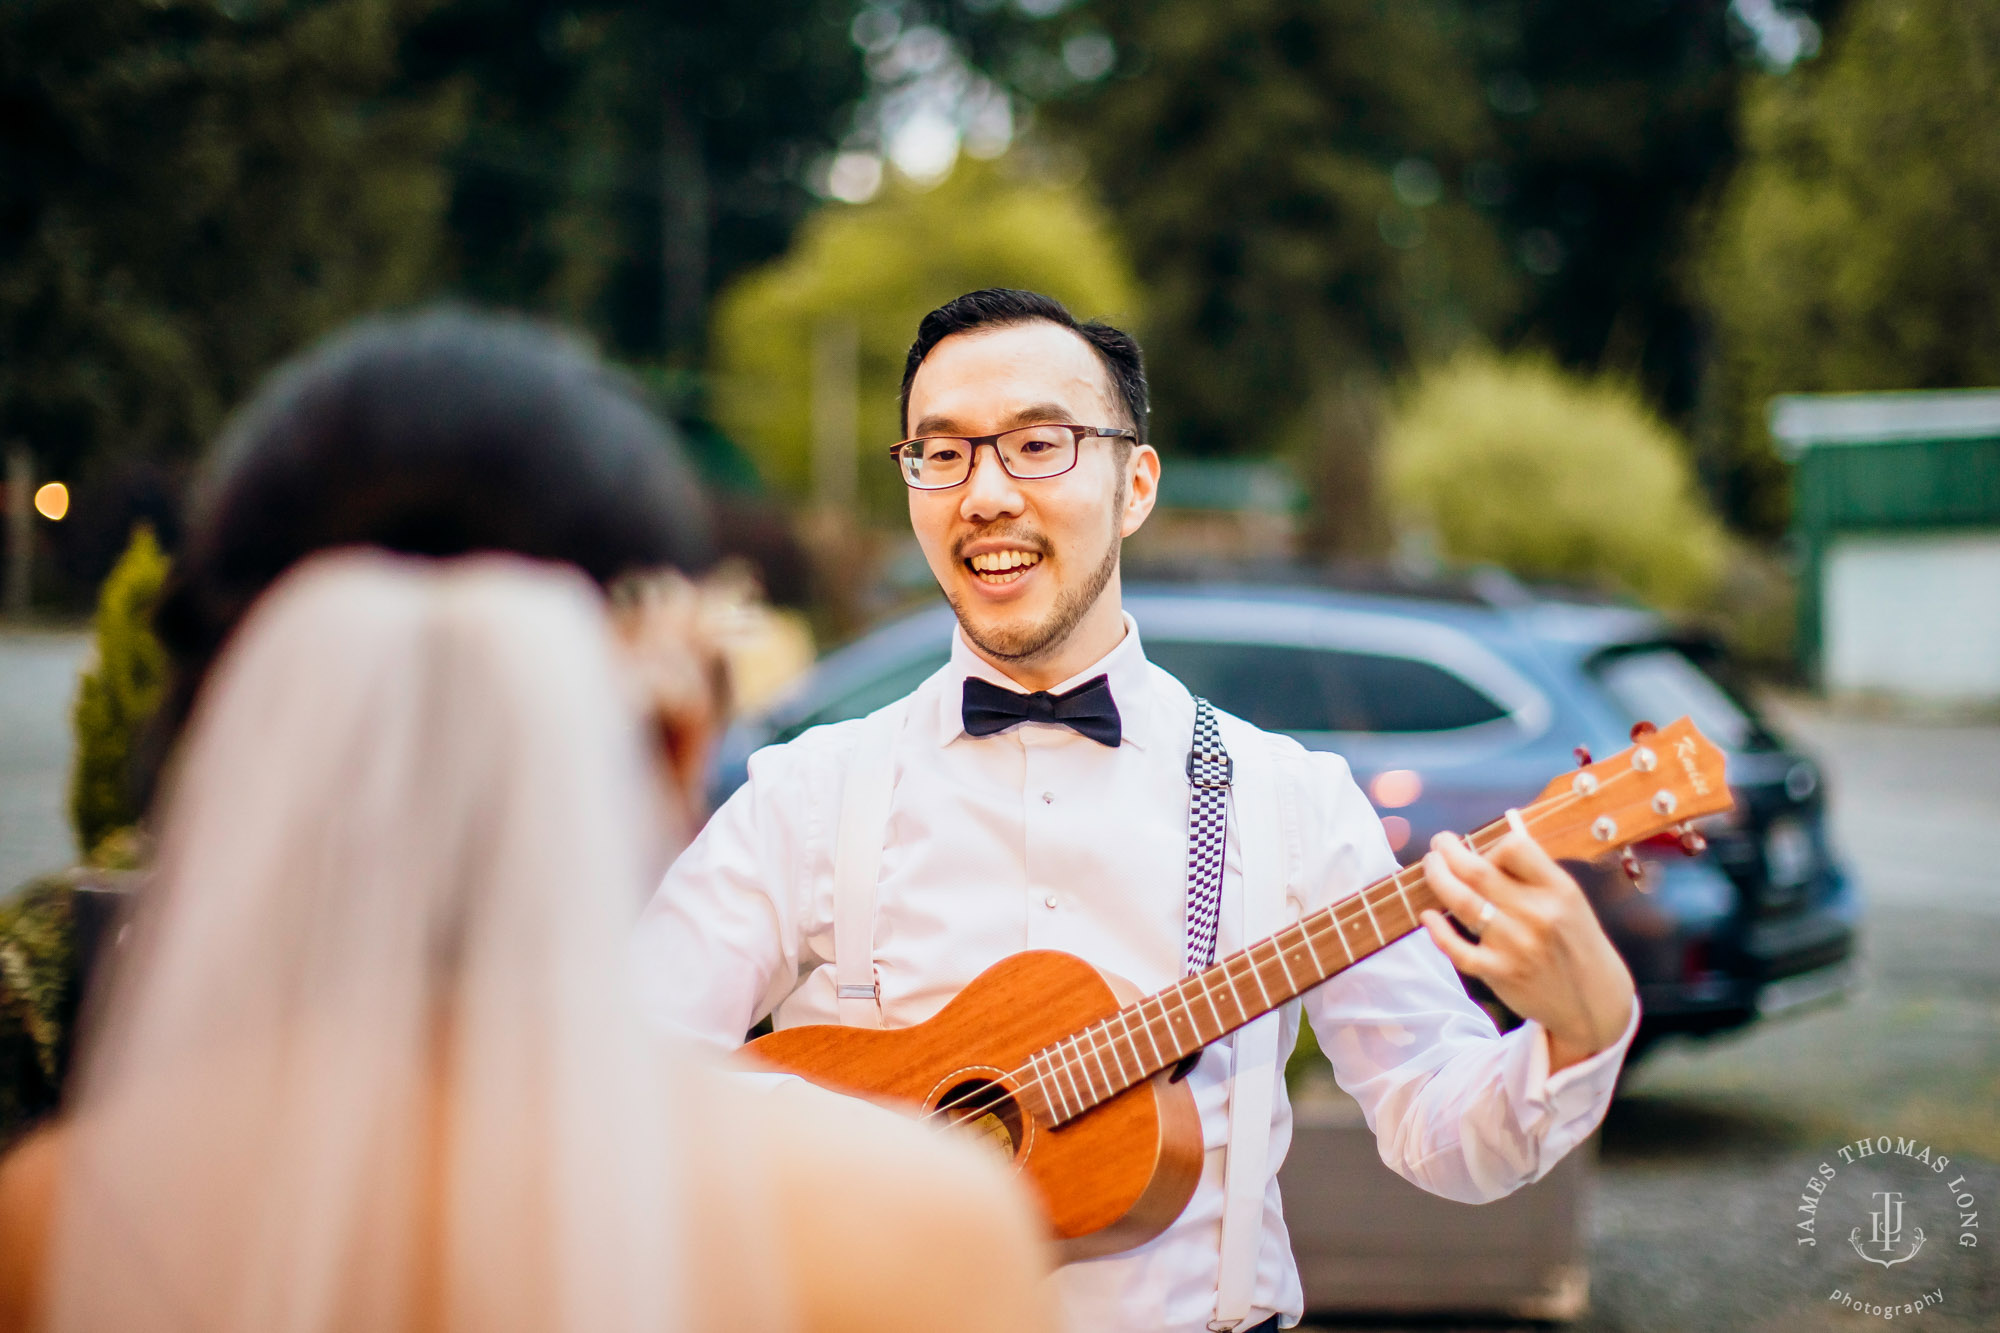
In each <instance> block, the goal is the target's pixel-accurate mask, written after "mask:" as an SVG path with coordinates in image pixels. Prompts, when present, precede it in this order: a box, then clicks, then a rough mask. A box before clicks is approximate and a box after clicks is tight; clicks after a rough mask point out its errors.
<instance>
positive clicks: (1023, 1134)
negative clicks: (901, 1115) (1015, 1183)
mask: <svg viewBox="0 0 2000 1333" xmlns="http://www.w3.org/2000/svg"><path fill="white" fill-rule="evenodd" d="M933 1106H934V1114H936V1115H937V1117H938V1118H939V1119H940V1120H943V1121H944V1122H945V1123H946V1124H948V1125H951V1126H952V1127H953V1128H955V1129H958V1130H960V1131H962V1132H964V1133H968V1134H970V1135H972V1136H973V1138H974V1139H975V1140H976V1141H977V1142H980V1143H983V1144H985V1145H986V1146H987V1147H989V1148H991V1149H992V1150H993V1151H994V1152H996V1153H998V1154H999V1155H1000V1157H1001V1158H1002V1159H1003V1160H1005V1161H1009V1162H1011V1161H1013V1160H1015V1159H1016V1158H1018V1157H1019V1156H1020V1155H1021V1153H1022V1150H1023V1149H1025V1148H1026V1147H1027V1142H1028V1134H1027V1124H1026V1122H1025V1120H1024V1119H1023V1117H1022V1115H1021V1104H1020V1103H1019V1102H1017V1101H1015V1100H1014V1094H1013V1092H1012V1091H1011V1090H1010V1089H1009V1088H1008V1087H1007V1086H1006V1085H1005V1084H1002V1083H999V1082H996V1081H995V1080H993V1079H990V1078H961V1079H958V1080H956V1081H955V1082H953V1083H952V1084H950V1085H949V1086H948V1087H946V1088H945V1090H944V1091H943V1092H942V1093H940V1094H939V1095H938V1097H937V1100H936V1101H935V1102H934V1103H933Z"/></svg>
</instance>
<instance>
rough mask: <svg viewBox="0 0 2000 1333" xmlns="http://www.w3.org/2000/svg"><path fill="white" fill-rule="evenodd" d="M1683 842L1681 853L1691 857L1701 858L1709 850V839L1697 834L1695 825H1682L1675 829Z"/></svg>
mask: <svg viewBox="0 0 2000 1333" xmlns="http://www.w3.org/2000/svg"><path fill="white" fill-rule="evenodd" d="M1674 832H1675V834H1676V835H1678V836H1679V838H1680V840H1681V851H1683V852H1684V853H1686V854H1687V855H1689V856H1700V855H1701V854H1702V853H1703V852H1705V851H1707V850H1708V839H1707V838H1704V837H1702V836H1701V834H1700V833H1698V832H1696V830H1695V827H1694V825H1692V824H1682V825H1679V826H1678V827H1676V828H1675V829H1674Z"/></svg>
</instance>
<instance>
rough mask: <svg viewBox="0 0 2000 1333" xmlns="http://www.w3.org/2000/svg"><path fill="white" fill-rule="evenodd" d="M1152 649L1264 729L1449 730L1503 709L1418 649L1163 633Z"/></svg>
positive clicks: (1205, 693) (1198, 687)
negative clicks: (1362, 649)
mask: <svg viewBox="0 0 2000 1333" xmlns="http://www.w3.org/2000/svg"><path fill="white" fill-rule="evenodd" d="M1146 655H1147V656H1148V657H1150V658H1152V659H1153V661H1154V662H1156V663H1158V664H1159V665H1160V666H1162V667H1164V668H1166V669H1167V670H1168V671H1170V672H1172V673H1173V674H1174V675H1175V676H1177V677H1179V678H1180V681H1181V683H1182V684H1183V685H1186V686H1187V687H1188V689H1190V690H1192V691H1193V692H1194V693H1196V694H1198V695H1200V696H1202V697H1203V698H1204V699H1207V700H1208V701H1209V702H1211V703H1213V704H1215V705H1216V706H1217V707H1218V708H1222V709H1225V710H1227V711H1229V712H1231V713H1234V714H1236V715H1237V716H1238V717H1240V718H1242V719H1244V720H1245V721H1246V722H1250V723H1254V724H1255V725H1257V726H1259V727H1262V728H1264V729H1265V730H1267V731H1348V732H1357V731H1359V732H1371V731H1374V732H1423V731H1453V730H1456V729H1458V728H1460V727H1472V726H1477V725H1479V724H1480V723H1482V722H1492V721H1495V720H1497V719H1499V718H1503V717H1506V716H1507V710H1506V709H1505V708H1503V707H1501V706H1500V705H1499V704H1498V703H1496V702H1494V700H1493V699H1492V698H1491V697H1490V696H1488V695H1487V694H1486V693H1485V692H1484V691H1483V690H1480V689H1478V688H1476V687H1474V686H1473V685H1471V684H1469V683H1467V682H1466V681H1465V680H1464V679H1463V678H1461V677H1460V676H1458V675H1457V674H1456V673H1454V672H1451V671H1447V670H1446V669H1444V668H1443V667H1441V666H1438V665H1436V664H1435V663H1431V662H1424V661H1419V660H1418V659H1416V658H1412V657H1398V656H1394V655H1391V654H1386V653H1351V652H1340V651H1337V650H1333V649H1326V648H1300V647H1295V646H1292V645H1287V644H1267V643H1204V642H1198V641H1194V640H1180V641H1176V640H1161V639H1149V640H1147V643H1146Z"/></svg>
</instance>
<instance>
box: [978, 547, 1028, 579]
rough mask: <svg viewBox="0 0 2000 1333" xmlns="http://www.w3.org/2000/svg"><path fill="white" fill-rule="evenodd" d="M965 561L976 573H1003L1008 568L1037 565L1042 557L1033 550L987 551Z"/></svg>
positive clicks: (1023, 567)
mask: <svg viewBox="0 0 2000 1333" xmlns="http://www.w3.org/2000/svg"><path fill="white" fill-rule="evenodd" d="M967 563H968V564H970V565H971V566H972V568H973V570H974V571H975V572H976V573H980V574H1005V573H1007V572H1008V571H1009V570H1014V569H1027V568H1029V567H1031V566H1034V565H1039V564H1041V563H1042V557H1041V555H1040V554H1039V553H1037V552H1034V551H987V552H984V553H982V554H980V555H975V556H973V557H972V559H971V560H969V561H968V562H967Z"/></svg>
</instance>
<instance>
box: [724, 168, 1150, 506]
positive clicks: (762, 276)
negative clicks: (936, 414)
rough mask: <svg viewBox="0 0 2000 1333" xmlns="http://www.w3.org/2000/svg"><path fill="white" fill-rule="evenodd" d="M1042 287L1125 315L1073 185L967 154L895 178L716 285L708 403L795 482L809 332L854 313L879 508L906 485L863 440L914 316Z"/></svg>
mask: <svg viewBox="0 0 2000 1333" xmlns="http://www.w3.org/2000/svg"><path fill="white" fill-rule="evenodd" d="M995 286H1004V287H1027V288H1032V289H1034V290H1036V291H1043V292H1047V293H1048V294H1050V295H1051V296H1054V297H1056V298H1057V299H1058V300H1060V301H1062V302H1064V303H1065V304H1067V305H1069V306H1070V307H1071V308H1072V309H1074V310H1075V311H1077V313H1078V314H1079V315H1080V316H1084V317H1089V316H1101V317H1104V318H1108V319H1111V320H1113V321H1114V322H1119V323H1121V324H1130V323H1132V322H1133V321H1134V320H1135V318H1136V316H1137V314H1138V310H1137V298H1136V296H1135V293H1134V287H1133V283H1132V279H1131V276H1130V273H1129V270H1128V269H1127V268H1126V265H1125V262H1124V259H1123V257H1122V256H1121V254H1120V253H1119V250H1118V247H1117V245H1116V244H1115V242H1114V241H1113V240H1112V238H1111V235H1110V233H1109V229H1108V227H1107V226H1106V224H1105V222H1104V220H1103V218H1102V217H1101V216H1100V215H1099V214H1098V212H1097V211H1096V210H1095V209H1094V208H1093V207H1092V206H1091V204H1090V202H1089V200H1088V197H1087V196H1086V195H1085V194H1084V193H1083V192H1082V191H1081V190H1080V189H1078V188H1077V187H1075V186H1073V185H1064V184H1058V183H1053V182H1050V181H1047V180H1038V179H1033V178H1028V179H1010V178H1009V175H1008V172H1007V170H1006V169H1005V168H1004V167H1002V166H995V165H988V164H983V163H963V164H961V165H960V166H959V167H958V169H957V170H956V171H954V172H953V173H952V175H951V176H950V177H949V178H948V179H946V180H945V181H944V183H943V184H941V185H939V186H937V187H936V188H934V189H931V190H928V191H925V190H918V189H914V188H911V187H908V186H894V187H892V188H891V189H889V190H888V191H887V192H885V193H884V194H883V196H882V197H880V198H878V199H876V200H875V201H874V202H872V203H868V204H862V205H845V204H833V205H829V206H827V207H826V208H825V209H823V210H822V211H821V212H819V213H817V214H815V215H814V216H813V217H812V218H811V219H810V220H809V221H808V222H807V223H806V225H805V227H804V228H803V229H802V231H801V232H800V235H799V239H798V241H797V243H796V244H795V245H794V246H793V247H792V249H791V251H790V253H788V254H787V255H786V256H785V257H784V258H783V259H781V260H779V261H777V262H776V263H773V264H770V265H768V266H766V267H765V268H762V269H759V270H757V271H755V272H752V273H750V274H748V275H747V276H745V277H744V278H743V279H742V280H741V281H740V282H738V283H737V284H736V285H735V286H734V287H732V288H731V289H730V290H729V291H728V292H727V293H725V294H724V296H723V298H722V300H721V301H720V303H719V304H718V307H717V310H716V321H715V381H714V383H715V394H716V409H717V414H718V417H719V419H720V420H721V422H722V424H723V425H724V427H725V428H726V429H727V430H728V431H729V432H730V433H731V434H732V435H734V436H735V437H736V438H737V439H738V440H740V441H742V442H743V443H744V445H745V447H746V448H748V449H749V450H750V452H751V454H752V456H753V457H754V458H756V460H757V462H758V466H759V467H760V468H761V469H762V470H763V472H764V474H765V476H766V478H767V479H768V480H770V481H771V482H773V483H774V484H776V485H778V486H781V487H782V488H784V489H786V490H788V491H790V492H791V493H793V494H795V495H797V494H802V493H804V491H805V490H806V488H807V484H808V479H809V476H810V471H811V441H812V431H813V420H812V384H811V369H810V368H811V366H812V363H813V339H814V336H815V330H816V329H821V328H824V327H826V325H827V324H828V322H829V321H836V320H837V321H849V322H851V325H852V328H853V330H854V342H855V346H856V350H857V352H858V356H857V361H858V369H859V376H858V409H859V410H858V414H857V433H858V435H859V438H860V439H861V440H862V441H863V450H862V452H863V459H864V470H863V474H862V475H863V477H864V478H867V477H874V478H875V481H874V482H873V483H868V484H870V485H871V486H872V492H864V494H871V493H872V495H873V498H874V503H875V506H876V507H877V508H878V509H883V510H886V508H887V507H888V506H889V505H890V504H891V503H892V502H899V499H900V494H901V488H900V487H898V486H897V485H896V481H895V477H894V474H893V472H892V470H891V469H890V467H889V465H888V461H887V459H886V458H883V459H882V460H881V463H880V465H879V466H875V465H873V464H872V463H869V462H868V461H867V460H870V459H872V458H874V454H873V453H872V452H871V449H872V445H873V444H874V443H875V442H877V441H879V442H880V443H881V444H882V445H883V446H884V447H885V448H886V446H887V445H889V444H890V443H893V442H894V441H895V440H896V439H897V438H899V424H900V423H898V421H897V420H896V400H897V392H898V387H899V386H900V384H901V382H902V376H903V358H904V355H905V353H907V352H908V350H909V346H910V341H911V339H912V338H914V337H915V336H916V330H917V322H918V321H919V320H920V319H922V318H923V316H924V315H925V314H926V313H927V312H929V311H930V310H932V309H935V308H936V307H937V306H939V305H941V304H943V303H944V302H945V301H948V300H950V299H951V298H952V297H954V296H958V295H960V294H961V293H964V292H968V291H972V290H974V289H976V288H980V287H995Z"/></svg>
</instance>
